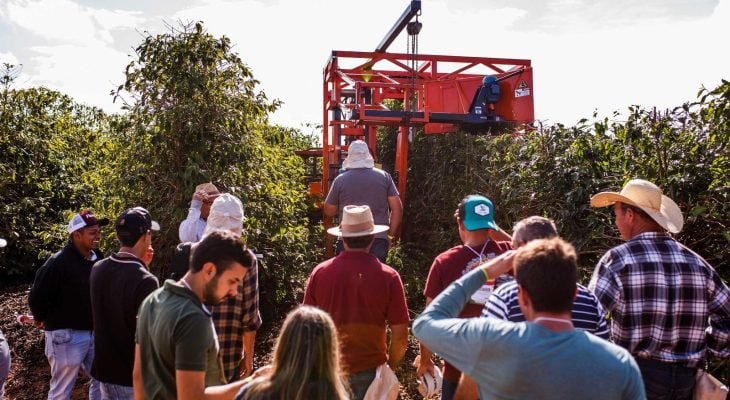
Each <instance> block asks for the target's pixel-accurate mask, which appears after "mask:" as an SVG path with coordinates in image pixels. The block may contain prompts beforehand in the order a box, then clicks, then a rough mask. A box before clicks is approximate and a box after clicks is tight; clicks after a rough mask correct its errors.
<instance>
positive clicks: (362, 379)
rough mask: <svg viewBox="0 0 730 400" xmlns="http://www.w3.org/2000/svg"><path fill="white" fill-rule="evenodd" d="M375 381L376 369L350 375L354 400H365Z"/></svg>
mask: <svg viewBox="0 0 730 400" xmlns="http://www.w3.org/2000/svg"><path fill="white" fill-rule="evenodd" d="M373 379H375V368H373V369H368V370H365V371H360V372H358V373H356V374H352V375H350V379H349V381H350V390H351V391H352V400H362V399H364V398H365V393H367V392H368V388H369V387H370V384H371V383H373Z"/></svg>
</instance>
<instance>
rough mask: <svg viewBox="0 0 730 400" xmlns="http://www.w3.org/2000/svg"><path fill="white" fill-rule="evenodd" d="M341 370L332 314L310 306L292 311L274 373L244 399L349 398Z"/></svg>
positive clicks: (278, 343) (250, 389)
mask: <svg viewBox="0 0 730 400" xmlns="http://www.w3.org/2000/svg"><path fill="white" fill-rule="evenodd" d="M342 375H343V374H341V371H340V352H339V345H338V341H337V330H336V329H335V323H334V322H332V318H330V316H329V314H327V313H326V312H324V311H322V310H320V309H318V308H315V307H309V306H301V307H299V308H297V309H295V310H294V311H292V312H290V313H289V315H288V316H287V317H286V320H285V321H284V325H283V326H282V328H281V332H280V333H279V337H278V338H277V339H276V346H275V348H274V356H273V360H272V363H271V370H270V372H269V374H268V375H266V376H265V377H264V378H262V379H257V380H255V381H253V383H252V384H251V385H250V386H249V387H248V388H247V390H246V392H245V395H244V396H243V399H246V400H258V399H283V400H308V399H335V400H346V399H349V394H348V390H347V386H346V384H345V382H344V381H343V380H342V378H341V376H342Z"/></svg>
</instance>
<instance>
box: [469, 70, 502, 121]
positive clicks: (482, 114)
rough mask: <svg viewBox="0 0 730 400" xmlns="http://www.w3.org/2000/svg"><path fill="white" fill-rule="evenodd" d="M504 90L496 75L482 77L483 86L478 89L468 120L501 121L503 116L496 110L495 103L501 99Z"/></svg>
mask: <svg viewBox="0 0 730 400" xmlns="http://www.w3.org/2000/svg"><path fill="white" fill-rule="evenodd" d="M501 94H502V90H501V89H500V87H499V81H498V80H497V77H496V76H494V75H487V76H485V77H484V79H482V86H481V87H479V90H477V93H476V95H475V96H474V100H472V102H471V106H470V107H469V114H470V115H469V117H468V118H467V119H468V120H472V121H473V122H476V121H475V120H487V121H499V120H500V119H501V118H500V117H499V116H498V115H497V114H496V113H495V111H494V104H495V103H497V102H498V101H499V98H500V95H501Z"/></svg>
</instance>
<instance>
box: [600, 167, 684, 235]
mask: <svg viewBox="0 0 730 400" xmlns="http://www.w3.org/2000/svg"><path fill="white" fill-rule="evenodd" d="M617 202H621V203H624V204H629V205H632V206H636V207H639V208H640V209H642V210H644V212H646V213H647V214H648V215H649V216H650V217H651V218H652V219H653V220H654V221H656V223H657V224H659V225H660V226H661V227H662V228H664V229H665V230H667V231H669V232H671V233H678V232H679V231H681V230H682V226H684V218H683V217H682V210H680V209H679V206H677V203H675V202H674V201H673V200H672V199H670V198H669V197H667V196H665V195H663V194H662V190H661V189H660V188H659V186H657V185H655V184H653V183H651V182H649V181H645V180H643V179H632V180H630V181H628V182H627V183H626V185H624V187H623V189H621V193H616V192H601V193H598V194H597V195H594V196H593V197H591V206H593V207H608V206H610V205H613V204H615V203H617Z"/></svg>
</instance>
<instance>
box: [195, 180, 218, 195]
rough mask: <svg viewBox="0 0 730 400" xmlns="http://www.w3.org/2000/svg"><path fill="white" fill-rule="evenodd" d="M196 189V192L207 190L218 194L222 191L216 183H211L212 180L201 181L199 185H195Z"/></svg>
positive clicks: (206, 191)
mask: <svg viewBox="0 0 730 400" xmlns="http://www.w3.org/2000/svg"><path fill="white" fill-rule="evenodd" d="M195 191H196V192H205V193H208V194H218V193H220V192H219V191H218V188H217V187H215V185H214V184H212V183H210V182H206V183H201V184H200V185H198V186H196V187H195Z"/></svg>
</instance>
